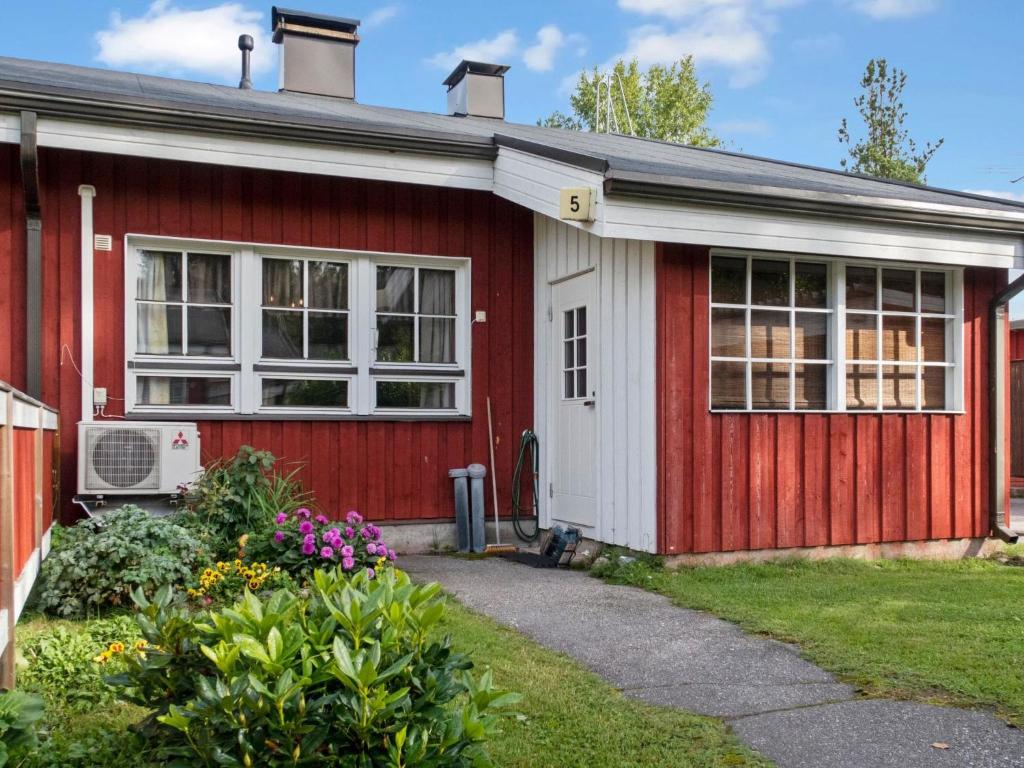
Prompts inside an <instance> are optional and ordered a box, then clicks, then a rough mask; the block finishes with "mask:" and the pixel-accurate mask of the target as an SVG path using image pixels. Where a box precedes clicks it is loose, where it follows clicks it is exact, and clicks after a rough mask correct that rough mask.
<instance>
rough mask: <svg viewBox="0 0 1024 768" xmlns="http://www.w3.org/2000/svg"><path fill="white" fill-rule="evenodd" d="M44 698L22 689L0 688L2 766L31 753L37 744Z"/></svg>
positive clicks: (0, 765) (0, 751) (0, 750)
mask: <svg viewBox="0 0 1024 768" xmlns="http://www.w3.org/2000/svg"><path fill="white" fill-rule="evenodd" d="M42 717H43V701H42V699H40V698H39V697H38V696H32V695H30V694H27V693H23V692H21V691H3V692H0V767H2V766H5V765H8V764H9V763H12V762H13V761H15V760H16V759H19V758H21V757H24V756H26V755H28V754H29V753H30V752H31V751H32V750H34V749H35V748H36V746H37V745H38V743H39V742H38V738H37V737H36V724H37V723H38V722H39V721H40V720H41V719H42Z"/></svg>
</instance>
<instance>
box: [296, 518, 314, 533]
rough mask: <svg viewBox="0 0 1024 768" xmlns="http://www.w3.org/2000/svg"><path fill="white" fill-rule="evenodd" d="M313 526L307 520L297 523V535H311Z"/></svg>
mask: <svg viewBox="0 0 1024 768" xmlns="http://www.w3.org/2000/svg"><path fill="white" fill-rule="evenodd" d="M312 532H313V524H312V523H311V522H309V520H303V521H302V522H301V523H299V533H312Z"/></svg>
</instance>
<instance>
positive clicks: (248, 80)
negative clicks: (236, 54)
mask: <svg viewBox="0 0 1024 768" xmlns="http://www.w3.org/2000/svg"><path fill="white" fill-rule="evenodd" d="M253 47H254V43H253V40H252V35H239V36H238V50H240V51H241V52H242V79H241V80H239V81H238V87H239V88H241V89H242V90H243V91H248V90H249V89H251V88H252V68H251V66H250V64H249V54H250V53H252V49H253Z"/></svg>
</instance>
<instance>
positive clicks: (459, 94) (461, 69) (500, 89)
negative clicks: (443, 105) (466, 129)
mask: <svg viewBox="0 0 1024 768" xmlns="http://www.w3.org/2000/svg"><path fill="white" fill-rule="evenodd" d="M508 69H509V68H508V67H507V66H506V65H504V64H486V63H484V62H482V61H466V60H465V59H463V60H462V61H461V62H459V65H458V66H457V67H456V68H455V69H454V70H452V73H451V74H450V75H448V77H446V78H445V81H444V84H445V85H447V86H448V114H449V115H458V116H460V117H467V116H468V117H494V118H497V119H498V120H504V119H505V73H506V72H508Z"/></svg>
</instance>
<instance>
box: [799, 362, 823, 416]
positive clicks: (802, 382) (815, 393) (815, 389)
mask: <svg viewBox="0 0 1024 768" xmlns="http://www.w3.org/2000/svg"><path fill="white" fill-rule="evenodd" d="M793 367H794V372H795V380H794V388H795V389H794V393H793V394H794V395H795V396H796V407H797V409H798V410H812V411H823V410H825V409H826V408H827V407H828V366H827V365H811V364H809V363H797V364H796V365H795V366H793Z"/></svg>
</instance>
